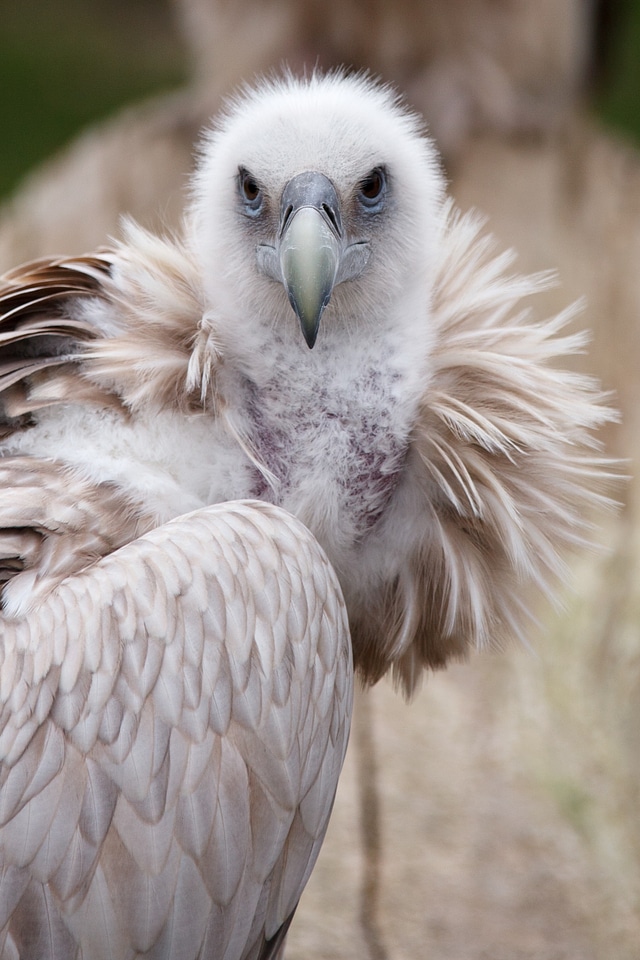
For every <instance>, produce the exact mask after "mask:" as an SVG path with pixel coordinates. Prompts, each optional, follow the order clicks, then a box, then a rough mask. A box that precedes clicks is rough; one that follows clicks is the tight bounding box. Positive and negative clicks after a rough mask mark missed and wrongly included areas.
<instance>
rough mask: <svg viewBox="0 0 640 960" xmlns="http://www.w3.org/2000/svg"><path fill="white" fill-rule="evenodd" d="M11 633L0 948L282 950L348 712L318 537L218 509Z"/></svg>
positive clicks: (331, 787) (2, 696)
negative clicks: (280, 948)
mask: <svg viewBox="0 0 640 960" xmlns="http://www.w3.org/2000/svg"><path fill="white" fill-rule="evenodd" d="M2 631H3V636H2V641H3V642H2V648H1V661H0V730H1V732H0V753H1V755H2V758H3V762H2V768H1V774H0V776H1V785H0V850H1V865H2V873H1V877H0V891H1V892H0V931H1V934H0V941H1V943H2V947H1V948H0V954H1V955H2V956H3V957H14V956H15V957H22V958H25V960H26V958H34V960H35V958H37V960H45V958H49V957H51V958H56V960H62V958H67V957H74V956H84V957H91V958H92V960H94V958H95V960H97V958H101V957H103V958H105V960H107V958H108V960H116V958H125V957H131V958H133V957H138V956H142V955H144V956H151V955H157V956H163V957H174V958H177V957H184V958H189V957H193V958H195V957H201V956H211V957H217V958H223V957H224V958H227V960H232V958H238V960H240V958H247V960H248V958H258V957H260V958H266V957H271V956H272V955H274V954H273V951H275V949H276V945H277V943H278V942H280V939H281V938H282V932H286V926H287V925H288V923H289V921H290V918H291V915H292V913H293V911H294V910H295V907H296V903H297V901H298V898H299V896H300V893H301V891H302V888H303V886H304V884H305V882H306V880H307V878H308V876H309V873H310V871H311V868H312V866H313V863H314V861H315V858H316V856H317V853H318V851H319V848H320V844H321V842H322V838H323V836H324V832H325V830H326V826H327V822H328V819H329V813H330V810H331V806H332V803H333V796H334V794H335V789H336V785H337V780H338V774H339V771H340V768H341V765H342V760H343V757H344V752H345V749H346V743H347V737H348V730H349V718H350V715H351V695H352V674H351V652H350V647H349V637H348V629H347V624H346V615H345V611H344V605H343V602H342V597H341V594H340V590H339V587H338V584H337V582H336V580H335V576H334V575H333V572H332V570H331V568H330V566H329V564H328V563H327V560H326V557H325V556H324V555H323V554H322V552H321V551H320V550H319V548H318V547H317V544H316V543H315V542H314V540H313V538H312V537H311V535H310V534H308V533H307V531H306V530H305V529H304V528H303V527H302V525H301V524H299V523H297V522H296V521H294V520H293V519H292V518H291V517H288V516H287V515H285V514H284V513H282V512H281V511H279V510H278V509H277V508H274V507H272V506H270V505H268V504H258V503H253V504H243V503H232V504H225V505H222V506H215V507H210V508H207V509H205V510H202V511H199V512H196V513H194V514H190V515H188V516H186V517H184V518H181V519H180V520H178V521H175V522H173V523H169V524H167V525H166V526H164V527H160V528H158V529H156V530H154V531H152V532H151V533H149V534H148V535H146V536H145V537H143V538H141V539H138V540H134V541H133V542H131V543H129V544H127V545H126V546H124V547H122V549H120V550H117V551H115V552H114V553H112V554H110V556H108V557H106V558H104V559H103V560H101V561H100V562H98V563H96V564H94V565H93V566H91V567H90V569H88V570H87V571H86V572H84V573H81V574H78V575H77V576H75V577H73V578H71V579H67V580H65V581H63V582H62V583H60V584H59V585H58V586H57V587H56V588H55V589H54V590H53V591H52V592H51V593H50V594H49V595H48V597H47V598H46V601H45V602H43V603H42V604H41V605H40V606H39V607H38V608H37V609H36V610H34V611H33V612H32V613H30V614H29V615H28V616H26V617H24V618H20V619H17V620H5V621H4V623H3V627H2ZM45 916H46V917H47V922H46V923H44V922H43V923H41V922H40V919H38V918H41V919H42V920H44V918H45ZM281 931H282V932H281ZM269 941H273V943H272V944H271V947H269V946H268V942H269ZM270 951H272V952H270Z"/></svg>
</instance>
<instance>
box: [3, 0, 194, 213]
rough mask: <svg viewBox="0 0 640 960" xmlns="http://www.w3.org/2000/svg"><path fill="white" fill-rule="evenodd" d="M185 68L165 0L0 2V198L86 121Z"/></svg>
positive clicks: (174, 79)
mask: <svg viewBox="0 0 640 960" xmlns="http://www.w3.org/2000/svg"><path fill="white" fill-rule="evenodd" d="M185 75H186V66H185V54H184V50H183V49H182V47H181V45H180V41H179V35H178V31H177V30H176V29H175V26H174V24H173V22H172V11H171V8H170V4H169V2H168V0H44V2H43V0H11V2H10V0H0V196H4V195H6V194H7V193H9V192H10V191H11V190H12V189H13V187H15V185H16V184H17V183H18V181H19V180H20V179H21V178H22V176H24V174H25V173H26V172H27V171H28V170H29V168H30V167H32V166H34V165H35V164H36V163H38V162H39V161H40V160H43V159H44V158H45V157H47V156H49V155H50V154H51V153H52V152H53V151H55V150H56V149H57V148H59V147H60V146H62V144H64V143H65V142H66V141H68V140H69V139H70V138H71V137H72V136H73V135H74V134H76V133H77V132H78V131H79V130H81V129H82V128H83V127H85V126H86V125H87V124H88V123H89V122H91V121H92V120H96V119H99V118H103V117H106V116H108V115H109V114H111V113H113V112H114V111H115V110H117V109H118V108H119V107H121V106H122V105H123V104H125V103H128V102H131V101H135V100H139V99H141V98H143V97H145V96H149V95H151V94H153V93H156V92H159V91H161V90H167V89H171V88H172V87H176V86H178V85H179V84H180V83H181V82H182V80H183V79H184V77H185Z"/></svg>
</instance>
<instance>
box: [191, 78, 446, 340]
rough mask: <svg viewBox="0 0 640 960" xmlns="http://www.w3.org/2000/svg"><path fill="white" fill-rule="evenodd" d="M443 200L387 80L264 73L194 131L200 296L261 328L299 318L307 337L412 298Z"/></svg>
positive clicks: (370, 318)
mask: <svg viewBox="0 0 640 960" xmlns="http://www.w3.org/2000/svg"><path fill="white" fill-rule="evenodd" d="M442 198H443V180H442V175H441V172H440V168H439V164H438V159H437V154H436V152H435V149H434V148H433V146H432V144H431V142H430V141H429V140H428V139H427V138H426V137H425V136H424V134H423V131H422V129H421V124H420V122H419V120H418V119H417V118H416V117H415V116H414V115H413V114H411V113H410V112H409V111H407V110H406V109H405V108H403V107H402V106H401V105H400V104H399V102H398V99H397V97H396V95H395V94H394V93H393V92H392V91H391V90H390V89H388V88H387V87H384V86H382V85H380V84H376V83H374V82H373V81H371V80H369V79H368V78H365V77H362V76H355V77H351V76H349V77H346V76H344V75H341V74H332V75H328V76H319V75H314V76H312V77H311V78H309V79H305V80H296V79H294V78H292V77H286V78H284V79H282V80H277V81H268V82H264V83H262V84H261V85H259V86H257V87H256V88H255V89H251V90H249V91H246V92H245V93H244V94H242V95H241V96H240V97H239V98H238V99H236V100H235V101H233V102H232V104H231V105H230V107H229V109H228V111H227V113H226V114H225V115H224V116H223V117H222V119H221V120H220V121H219V123H218V125H217V126H216V127H215V128H214V129H213V130H212V131H211V132H209V133H208V134H207V135H206V136H205V138H204V140H203V145H202V151H201V159H200V164H199V167H198V170H197V172H196V176H195V180H194V194H193V205H192V221H191V222H192V235H193V242H194V244H195V249H196V254H197V256H198V258H199V261H200V264H201V267H202V271H203V278H204V283H205V291H206V294H207V296H208V298H209V302H210V305H211V307H212V309H214V310H215V309H216V308H217V309H218V310H219V311H220V312H221V313H222V314H223V315H225V316H228V317H230V318H234V320H233V322H237V323H238V324H240V325H242V324H243V323H246V322H251V323H254V324H255V322H256V319H262V320H264V321H266V324H264V325H263V327H264V328H265V329H266V327H267V326H268V328H269V330H270V331H271V332H273V331H274V329H276V328H277V329H278V330H284V331H287V330H288V331H289V333H290V332H291V331H292V330H293V331H295V329H296V327H297V325H298V324H297V323H296V321H295V317H297V321H298V323H299V326H300V328H301V330H302V335H303V337H304V340H305V341H306V343H307V345H308V346H309V347H313V346H314V344H315V342H316V338H317V336H318V332H319V326H320V320H321V318H322V316H323V313H325V310H326V314H325V320H324V321H323V326H325V324H326V325H327V326H330V327H331V328H332V329H336V328H339V327H343V328H344V327H345V326H347V327H349V326H350V327H351V328H353V327H354V326H355V327H358V326H359V325H361V324H362V323H365V324H369V325H370V326H372V327H374V326H375V323H376V318H379V317H382V316H387V315H388V314H389V310H388V305H389V304H394V303H395V304H398V303H401V302H405V301H406V298H407V296H409V295H417V296H419V297H420V298H421V305H422V307H423V308H424V304H425V296H428V286H427V285H428V280H429V276H430V267H431V263H432V260H433V251H434V247H435V244H436V243H437V240H438V230H439V225H440V222H441V219H442V218H441V216H440V211H441V204H442ZM294 314H295V317H294ZM422 317H423V322H424V309H423V313H422ZM236 334H237V335H239V336H242V335H243V331H241V330H240V329H237V330H236ZM282 336H287V334H286V333H283V334H282ZM321 336H322V334H321ZM297 337H298V338H299V331H298V333H297ZM287 339H288V336H287Z"/></svg>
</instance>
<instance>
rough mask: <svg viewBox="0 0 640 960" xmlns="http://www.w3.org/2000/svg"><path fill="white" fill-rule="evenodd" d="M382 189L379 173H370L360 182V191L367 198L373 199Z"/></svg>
mask: <svg viewBox="0 0 640 960" xmlns="http://www.w3.org/2000/svg"><path fill="white" fill-rule="evenodd" d="M381 190H382V177H381V176H380V174H379V173H372V174H371V175H370V176H368V177H367V179H366V180H364V181H363V182H362V193H363V195H364V196H365V197H366V198H367V200H375V198H376V197H377V196H378V194H379V193H380V191H381Z"/></svg>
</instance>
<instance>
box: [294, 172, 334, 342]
mask: <svg viewBox="0 0 640 960" xmlns="http://www.w3.org/2000/svg"><path fill="white" fill-rule="evenodd" d="M279 240H280V242H279V247H278V252H279V255H280V269H281V271H282V280H283V283H284V286H285V289H286V291H287V294H288V296H289V302H290V303H291V306H292V307H293V309H294V311H295V314H296V316H297V317H298V320H299V321H300V326H301V328H302V334H303V336H304V338H305V340H306V341H307V345H308V346H309V348H310V349H311V348H312V347H313V345H314V343H315V342H316V337H317V335H318V327H319V326H320V317H321V316H322V312H323V310H324V308H325V307H326V306H327V304H328V303H329V300H330V299H331V294H332V292H333V288H334V286H335V282H336V277H337V275H338V268H339V266H340V259H341V253H342V222H341V217H340V201H339V200H338V194H337V193H336V189H335V187H334V186H333V184H332V183H331V181H330V180H329V179H328V177H325V176H324V174H322V173H314V172H308V173H301V174H299V175H298V176H297V177H294V178H293V180H290V181H289V183H288V184H287V186H286V187H285V189H284V192H283V194H282V201H281V204H280V235H279Z"/></svg>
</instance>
